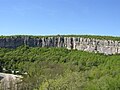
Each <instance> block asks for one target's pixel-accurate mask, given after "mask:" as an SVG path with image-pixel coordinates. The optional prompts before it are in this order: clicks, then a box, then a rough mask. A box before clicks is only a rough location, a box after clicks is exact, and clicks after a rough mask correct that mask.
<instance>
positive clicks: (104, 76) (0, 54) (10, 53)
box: [0, 46, 120, 90]
mask: <svg viewBox="0 0 120 90" xmlns="http://www.w3.org/2000/svg"><path fill="white" fill-rule="evenodd" d="M0 64H1V67H2V68H6V69H7V70H15V71H17V70H18V71H20V74H23V76H24V79H23V82H22V84H21V85H22V88H23V89H21V90H120V55H112V56H106V55H102V54H95V53H89V52H84V51H77V50H67V49H65V48H39V47H28V46H21V47H18V48H16V49H7V48H1V49H0ZM25 72H27V74H24V73H25ZM21 85H18V86H21ZM24 88H29V89H24Z"/></svg>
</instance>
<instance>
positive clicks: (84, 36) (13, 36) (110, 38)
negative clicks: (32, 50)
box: [0, 35, 120, 41]
mask: <svg viewBox="0 0 120 90" xmlns="http://www.w3.org/2000/svg"><path fill="white" fill-rule="evenodd" d="M60 36H61V37H83V38H94V39H100V40H114V41H120V37H114V36H99V35H48V36H47V35H46V36H33V35H12V36H0V38H21V37H30V38H43V37H60Z"/></svg>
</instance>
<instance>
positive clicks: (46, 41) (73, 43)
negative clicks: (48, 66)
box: [0, 36, 120, 55]
mask: <svg viewBox="0 0 120 90" xmlns="http://www.w3.org/2000/svg"><path fill="white" fill-rule="evenodd" d="M21 45H28V46H31V47H66V48H67V49H77V50H83V51H89V52H95V53H97V52H98V53H104V54H106V55H109V54H119V53H120V41H112V40H98V39H91V38H81V37H61V36H59V37H42V38H33V37H29V36H26V37H25V36H24V37H16V38H15V37H14V38H13V37H9V38H0V47H1V48H16V47H18V46H21Z"/></svg>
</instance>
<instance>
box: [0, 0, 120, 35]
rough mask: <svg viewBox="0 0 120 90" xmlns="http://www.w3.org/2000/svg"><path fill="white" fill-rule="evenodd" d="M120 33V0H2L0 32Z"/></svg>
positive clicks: (51, 33)
mask: <svg viewBox="0 0 120 90" xmlns="http://www.w3.org/2000/svg"><path fill="white" fill-rule="evenodd" d="M16 34H19V35H20V34H27V35H53V34H92V35H93V34H94V35H114V36H120V0H0V35H16Z"/></svg>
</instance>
